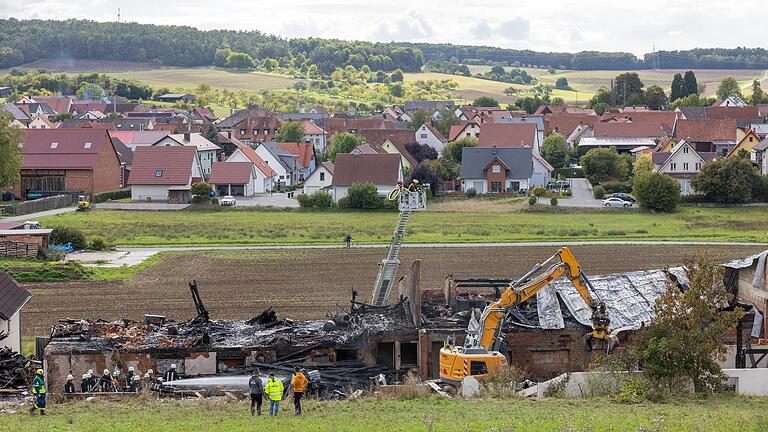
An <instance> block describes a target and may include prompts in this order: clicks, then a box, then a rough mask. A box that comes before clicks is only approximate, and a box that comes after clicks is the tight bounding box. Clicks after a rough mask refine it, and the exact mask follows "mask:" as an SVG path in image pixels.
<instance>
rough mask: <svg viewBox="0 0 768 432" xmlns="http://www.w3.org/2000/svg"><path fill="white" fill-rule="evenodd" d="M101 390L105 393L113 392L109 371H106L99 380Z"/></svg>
mask: <svg viewBox="0 0 768 432" xmlns="http://www.w3.org/2000/svg"><path fill="white" fill-rule="evenodd" d="M99 390H101V391H102V392H104V393H106V392H111V391H112V375H111V374H110V373H109V369H104V373H103V374H102V375H101V378H99Z"/></svg>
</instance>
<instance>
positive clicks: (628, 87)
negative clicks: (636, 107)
mask: <svg viewBox="0 0 768 432" xmlns="http://www.w3.org/2000/svg"><path fill="white" fill-rule="evenodd" d="M644 86H645V85H644V84H643V82H642V81H640V76H639V75H638V74H637V72H625V73H623V74H620V75H619V76H617V77H616V79H615V80H614V85H613V91H614V97H615V99H616V100H615V102H616V103H617V104H622V105H628V104H631V102H632V101H633V99H636V98H637V97H638V96H639V97H642V95H643V87H644Z"/></svg>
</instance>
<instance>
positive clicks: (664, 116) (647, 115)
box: [618, 111, 677, 128]
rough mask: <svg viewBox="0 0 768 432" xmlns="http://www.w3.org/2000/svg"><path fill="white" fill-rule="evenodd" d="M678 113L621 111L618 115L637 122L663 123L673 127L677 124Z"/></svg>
mask: <svg viewBox="0 0 768 432" xmlns="http://www.w3.org/2000/svg"><path fill="white" fill-rule="evenodd" d="M676 115H677V114H676V113H675V112H674V111H634V112H624V113H621V114H619V115H618V117H623V118H626V119H627V120H631V121H633V122H635V123H663V124H666V125H667V126H669V127H670V128H671V127H672V125H673V124H675V117H676Z"/></svg>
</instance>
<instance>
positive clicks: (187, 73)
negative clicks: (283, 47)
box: [110, 68, 299, 93]
mask: <svg viewBox="0 0 768 432" xmlns="http://www.w3.org/2000/svg"><path fill="white" fill-rule="evenodd" d="M110 75H112V76H114V77H117V78H130V79H134V80H136V81H141V82H143V83H146V84H149V85H151V86H152V87H168V88H171V89H174V88H187V89H193V88H195V87H197V86H198V85H199V84H201V83H207V84H209V85H210V86H211V87H212V88H215V89H227V90H230V91H241V90H243V91H245V92H247V93H258V92H261V91H263V90H277V89H285V88H287V87H290V86H292V85H293V84H294V83H296V82H297V81H299V80H296V79H294V78H289V77H286V76H281V75H271V74H266V73H262V72H235V71H231V70H225V69H216V68H163V69H153V70H143V71H127V72H115V73H111V74H110Z"/></svg>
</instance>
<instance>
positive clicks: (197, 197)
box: [192, 195, 208, 204]
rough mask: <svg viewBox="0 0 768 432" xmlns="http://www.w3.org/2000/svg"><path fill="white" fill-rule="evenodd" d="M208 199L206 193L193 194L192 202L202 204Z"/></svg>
mask: <svg viewBox="0 0 768 432" xmlns="http://www.w3.org/2000/svg"><path fill="white" fill-rule="evenodd" d="M207 199H208V196H206V195H192V204H202V203H204V202H205V201H206V200H207Z"/></svg>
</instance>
